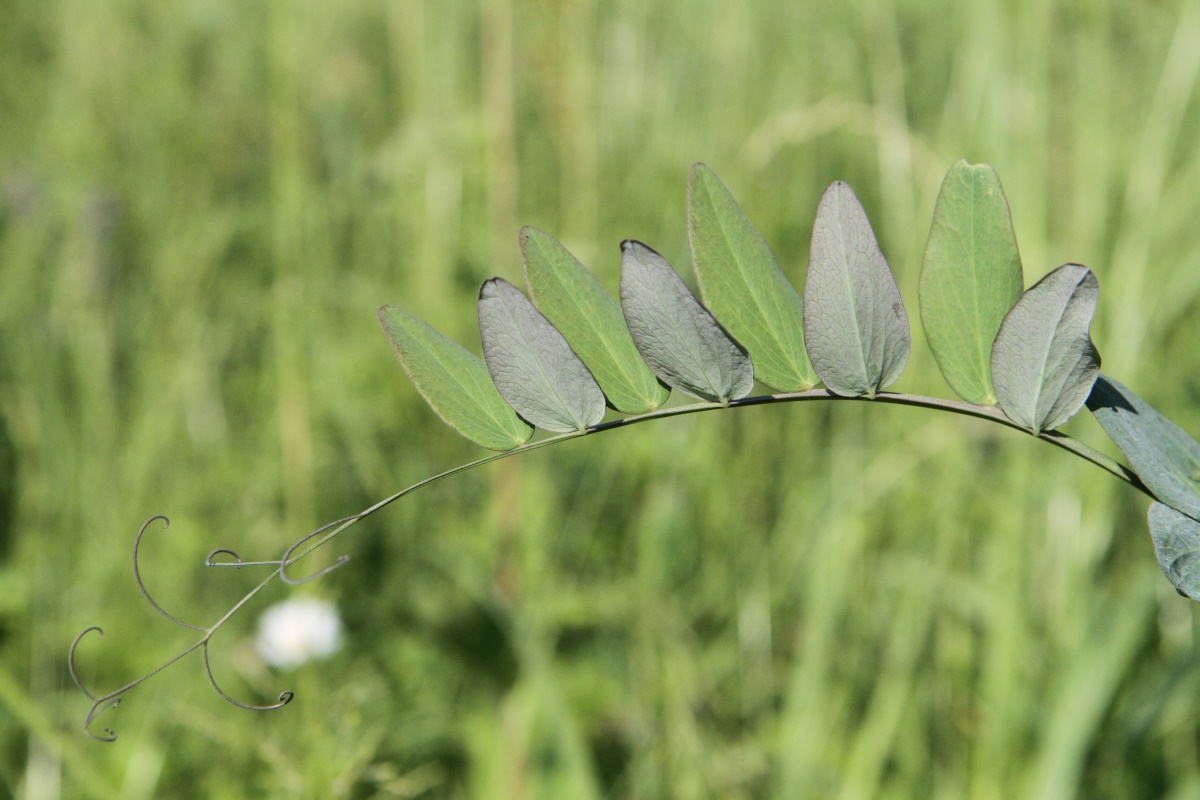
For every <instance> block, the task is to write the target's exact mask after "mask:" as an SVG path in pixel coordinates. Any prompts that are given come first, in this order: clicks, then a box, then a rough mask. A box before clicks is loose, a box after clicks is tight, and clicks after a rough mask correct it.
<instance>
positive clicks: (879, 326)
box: [755, 181, 910, 397]
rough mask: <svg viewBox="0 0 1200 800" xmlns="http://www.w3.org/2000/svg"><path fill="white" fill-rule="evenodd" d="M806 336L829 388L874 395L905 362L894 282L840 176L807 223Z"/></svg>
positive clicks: (904, 326) (905, 340)
mask: <svg viewBox="0 0 1200 800" xmlns="http://www.w3.org/2000/svg"><path fill="white" fill-rule="evenodd" d="M804 341H805V343H806V344H807V346H808V356H809V358H810V359H812V365H813V368H814V369H815V370H816V372H817V375H819V376H820V377H821V380H822V381H823V382H824V383H825V385H826V386H827V387H828V388H829V390H830V391H831V392H834V393H835V394H840V395H847V396H850V397H857V396H859V395H867V396H868V397H874V396H875V393H876V392H877V391H879V390H881V389H883V388H885V387H887V386H889V385H890V384H892V383H894V382H895V380H896V378H898V377H900V373H901V372H902V371H903V370H904V365H905V364H906V363H907V362H908V351H909V341H910V339H909V332H908V315H907V314H906V313H905V312H904V301H903V300H902V299H901V297H900V289H899V288H898V287H897V286H896V279H895V278H893V277H892V271H891V269H889V268H888V263H887V260H886V259H885V258H884V257H883V253H882V252H880V250H879V244H878V242H876V240H875V232H874V231H872V230H871V223H870V222H869V221H868V220H867V212H866V211H864V210H863V207H862V205H861V204H860V203H859V202H858V198H857V197H855V195H854V192H853V190H851V188H850V186H849V185H848V184H845V183H842V182H841V181H838V182H836V183H833V184H831V185H830V186H829V188H828V189H826V190H825V194H823V195H822V196H821V202H820V204H818V206H817V218H816V221H815V222H814V223H813V235H812V254H811V256H810V258H809V262H808V276H807V278H806V279H805V282H804ZM755 363H757V362H755Z"/></svg>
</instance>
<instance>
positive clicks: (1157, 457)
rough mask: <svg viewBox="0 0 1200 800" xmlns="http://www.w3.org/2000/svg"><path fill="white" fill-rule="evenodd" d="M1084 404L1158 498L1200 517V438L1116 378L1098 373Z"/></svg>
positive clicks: (1193, 516) (1190, 514) (1178, 509)
mask: <svg viewBox="0 0 1200 800" xmlns="http://www.w3.org/2000/svg"><path fill="white" fill-rule="evenodd" d="M1087 407H1088V409H1089V410H1091V412H1092V413H1093V414H1095V415H1096V421H1097V422H1099V423H1100V426H1101V427H1102V428H1104V432H1105V433H1107V434H1108V436H1109V438H1110V439H1112V440H1113V441H1114V442H1116V444H1117V447H1119V448H1121V452H1122V453H1124V454H1125V457H1126V458H1127V459H1129V464H1130V466H1132V467H1133V471H1134V472H1136V473H1137V476H1138V477H1139V478H1141V479H1142V483H1144V484H1146V486H1147V488H1149V489H1150V491H1152V492H1153V493H1154V496H1155V497H1157V498H1158V499H1159V500H1160V501H1161V502H1163V503H1165V504H1166V505H1169V506H1171V507H1172V508H1174V509H1175V510H1176V511H1181V512H1183V513H1184V514H1187V515H1188V516H1189V517H1192V518H1193V519H1197V520H1200V486H1197V485H1196V483H1195V482H1194V481H1192V480H1191V476H1192V474H1193V473H1194V472H1195V470H1197V469H1198V468H1200V442H1197V441H1196V440H1195V439H1193V438H1192V437H1190V436H1188V435H1187V433H1185V432H1184V431H1183V429H1181V428H1180V427H1179V426H1178V425H1176V424H1175V423H1174V422H1171V420H1169V419H1167V418H1166V417H1164V416H1163V415H1162V414H1160V413H1159V412H1158V411H1156V410H1155V409H1154V408H1153V407H1152V406H1151V405H1150V404H1149V403H1147V402H1146V401H1145V400H1143V399H1142V398H1140V397H1138V396H1137V395H1136V394H1134V393H1133V392H1131V391H1129V389H1127V388H1125V387H1124V386H1122V385H1121V384H1120V383H1118V382H1117V381H1116V380H1114V379H1112V378H1109V377H1107V376H1104V375H1101V376H1100V377H1099V379H1097V381H1096V385H1095V386H1094V387H1093V388H1092V394H1091V396H1090V397H1088V401H1087Z"/></svg>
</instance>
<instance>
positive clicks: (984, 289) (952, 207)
mask: <svg viewBox="0 0 1200 800" xmlns="http://www.w3.org/2000/svg"><path fill="white" fill-rule="evenodd" d="M1023 285H1024V283H1023V279H1022V277H1021V256H1020V253H1018V252H1017V239H1016V236H1015V235H1014V234H1013V228H1012V219H1011V218H1010V216H1009V212H1008V200H1007V199H1006V198H1005V197H1004V189H1003V188H1002V187H1001V186H1000V178H999V177H998V176H997V175H996V171H995V170H993V169H992V168H991V167H989V166H988V165H987V164H975V165H972V164H968V163H967V162H966V161H959V162H958V163H957V164H955V165H954V166H953V167H951V168H950V171H949V172H947V173H946V179H945V180H944V181H943V182H942V189H941V192H940V193H939V194H938V199H937V205H936V206H935V207H934V209H933V225H932V227H931V228H930V229H929V241H928V243H927V244H926V245H925V257H924V260H923V262H922V264H921V278H920V282H919V287H920V300H921V324H922V325H923V326H924V328H925V336H926V338H927V339H928V341H929V348H930V349H931V350H932V351H933V356H934V358H935V359H936V360H937V365H938V368H939V369H940V370H941V371H942V377H944V378H945V379H946V383H948V384H950V388H951V389H953V390H954V392H955V394H957V395H958V396H959V397H961V398H962V399H964V400H966V401H967V402H968V403H976V404H979V405H993V404H995V402H996V395H995V393H994V392H993V390H992V373H991V353H992V342H993V341H994V340H995V338H996V332H997V331H998V330H999V329H1000V322H1001V320H1003V319H1004V315H1005V314H1006V313H1008V310H1009V309H1010V308H1012V306H1013V303H1015V302H1017V298H1019V297H1020V296H1021V289H1022V288H1023Z"/></svg>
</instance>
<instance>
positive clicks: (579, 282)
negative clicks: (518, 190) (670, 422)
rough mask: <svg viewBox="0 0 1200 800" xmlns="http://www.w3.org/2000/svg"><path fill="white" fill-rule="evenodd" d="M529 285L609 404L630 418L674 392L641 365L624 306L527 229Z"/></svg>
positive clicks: (555, 245) (563, 252) (551, 241)
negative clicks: (626, 325)
mask: <svg viewBox="0 0 1200 800" xmlns="http://www.w3.org/2000/svg"><path fill="white" fill-rule="evenodd" d="M520 240H521V256H522V258H523V260H524V262H525V285H526V286H528V287H529V294H530V296H531V297H532V298H533V302H534V304H535V305H536V306H537V307H538V310H539V311H541V312H542V313H543V314H545V315H546V318H547V319H548V320H550V322H551V324H553V325H554V327H556V328H558V330H559V331H560V332H561V333H562V335H563V336H564V337H565V338H566V340H567V343H568V344H570V345H571V349H572V350H574V351H575V352H576V354H578V355H579V357H580V358H581V359H583V362H584V363H585V364H587V366H588V368H589V369H590V370H591V371H592V375H593V376H595V378H596V381H597V382H598V383H599V384H600V388H601V389H603V390H604V395H605V397H606V398H607V399H608V402H609V404H610V405H611V406H612V407H613V408H615V409H616V410H617V411H620V412H622V413H625V414H643V413H645V412H647V411H653V410H654V409H656V408H658V407H659V406H661V405H662V404H663V403H665V402H666V401H667V397H669V396H670V390H668V389H667V388H666V387H665V386H663V385H662V384H661V383H659V381H658V378H657V377H655V375H654V373H653V372H651V371H650V369H649V368H648V367H647V366H646V362H644V361H642V357H641V356H640V355H638V351H637V347H635V346H634V344H633V339H632V338H631V337H630V335H629V329H628V328H626V327H625V318H624V317H623V316H622V315H621V306H620V305H618V304H617V301H616V300H614V299H613V298H612V296H611V295H610V294H609V293H608V292H606V291H604V287H603V286H601V285H600V282H599V281H598V280H596V278H595V276H593V275H592V273H590V272H588V270H587V268H586V267H584V266H583V264H581V263H579V261H578V260H577V259H576V258H575V256H573V255H571V253H570V251H568V250H567V248H565V247H563V246H562V244H560V243H559V241H558V240H557V239H555V238H554V237H553V236H550V235H549V234H547V233H543V232H542V231H540V230H538V229H537V228H528V227H526V228H522V229H521V234H520Z"/></svg>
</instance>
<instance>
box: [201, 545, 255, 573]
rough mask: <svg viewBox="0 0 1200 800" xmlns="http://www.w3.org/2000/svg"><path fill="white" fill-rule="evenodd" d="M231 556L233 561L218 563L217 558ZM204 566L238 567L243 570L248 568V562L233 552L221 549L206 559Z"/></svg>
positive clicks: (214, 551)
mask: <svg viewBox="0 0 1200 800" xmlns="http://www.w3.org/2000/svg"><path fill="white" fill-rule="evenodd" d="M222 555H223V556H229V557H230V558H232V559H233V561H217V560H216V557H217V556H222ZM204 566H206V567H237V568H238V569H241V568H242V567H244V566H246V562H245V561H242V557H241V556H239V555H238V554H237V553H235V552H234V551H232V550H229V549H226V548H224V547H219V548H217V549H216V550H213V551H212V552H211V553H209V554H208V555H206V556H205V557H204Z"/></svg>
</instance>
